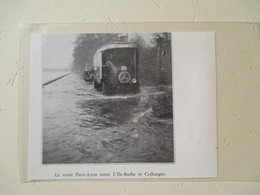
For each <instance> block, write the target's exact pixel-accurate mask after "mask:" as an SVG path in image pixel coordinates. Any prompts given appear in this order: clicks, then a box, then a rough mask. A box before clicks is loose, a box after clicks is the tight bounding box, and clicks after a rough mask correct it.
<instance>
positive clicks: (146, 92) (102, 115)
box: [41, 32, 175, 165]
mask: <svg viewBox="0 0 260 195" xmlns="http://www.w3.org/2000/svg"><path fill="white" fill-rule="evenodd" d="M41 66H42V73H41V74H42V164H44V165H48V164H80V163H85V164H86V163H174V162H175V158H174V156H175V155H174V125H173V118H174V107H173V99H174V98H173V96H174V94H173V81H172V67H173V66H172V46H171V33H166V32H165V33H161V32H160V33H156V32H155V33H95V34H90V33H86V34H46V35H41Z"/></svg>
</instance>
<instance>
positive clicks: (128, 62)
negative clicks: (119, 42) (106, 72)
mask: <svg viewBox="0 0 260 195" xmlns="http://www.w3.org/2000/svg"><path fill="white" fill-rule="evenodd" d="M135 53H136V49H133V48H120V49H110V50H107V51H105V52H103V65H106V64H107V63H108V61H111V62H112V63H113V64H114V65H115V66H116V67H118V68H120V67H122V66H126V67H127V69H128V71H135V65H136V62H135V59H136V56H135Z"/></svg>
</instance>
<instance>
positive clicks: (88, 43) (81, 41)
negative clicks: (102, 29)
mask: <svg viewBox="0 0 260 195" xmlns="http://www.w3.org/2000/svg"><path fill="white" fill-rule="evenodd" d="M116 40H118V34H80V35H78V37H77V38H76V41H75V42H74V45H75V47H74V51H73V65H72V70H73V71H83V70H84V69H85V68H86V64H88V65H89V66H93V57H94V55H95V53H96V51H97V49H98V48H100V47H101V46H103V45H105V44H108V43H111V42H114V41H116Z"/></svg>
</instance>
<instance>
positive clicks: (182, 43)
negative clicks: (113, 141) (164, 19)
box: [28, 32, 217, 180]
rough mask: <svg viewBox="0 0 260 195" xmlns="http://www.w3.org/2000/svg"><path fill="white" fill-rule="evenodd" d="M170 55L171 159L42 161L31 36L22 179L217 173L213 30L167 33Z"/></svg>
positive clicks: (37, 69)
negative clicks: (26, 152) (25, 166)
mask: <svg viewBox="0 0 260 195" xmlns="http://www.w3.org/2000/svg"><path fill="white" fill-rule="evenodd" d="M172 60H173V63H172V64H173V68H172V69H173V98H174V100H173V102H174V105H173V113H174V147H175V148H174V152H175V154H174V163H125V164H121V163H116V164H110V163H109V164H105V163H104V164H100V163H97V164H69V165H68V164H66V165H43V164H42V120H41V118H42V108H41V106H42V104H41V102H42V82H41V35H40V34H34V35H32V37H31V68H30V73H31V74H30V120H29V149H28V150H29V161H28V180H41V179H96V178H100V179H112V178H113V179H120V178H204V177H217V131H216V130H217V129H216V126H217V124H216V116H217V115H216V65H215V33H213V32H176V33H172ZM76 173H80V174H85V175H86V176H76ZM92 173H95V174H97V176H90V175H91V174H92ZM101 173H109V174H110V176H100V174H101ZM117 173H122V174H123V175H121V174H117ZM126 173H128V176H126V175H127V174H126ZM130 173H133V174H135V176H130V175H131V174H130ZM155 173H163V174H165V175H161V176H158V175H154V174H155ZM63 174H66V175H67V174H72V176H69V175H68V176H62V175H63ZM88 174H89V175H88ZM58 175H59V176H58ZM120 175H121V176H120Z"/></svg>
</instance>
